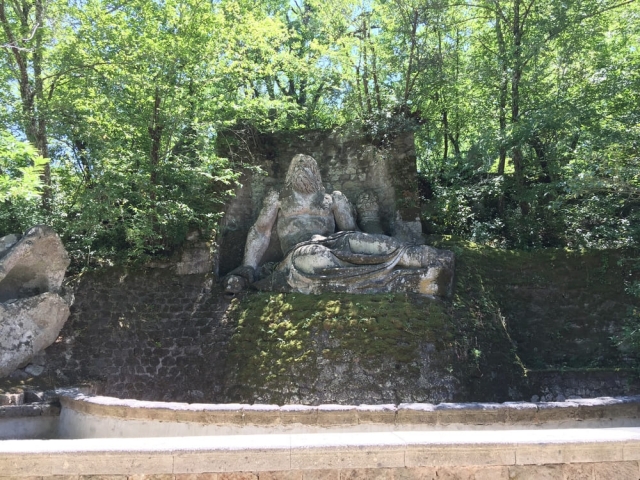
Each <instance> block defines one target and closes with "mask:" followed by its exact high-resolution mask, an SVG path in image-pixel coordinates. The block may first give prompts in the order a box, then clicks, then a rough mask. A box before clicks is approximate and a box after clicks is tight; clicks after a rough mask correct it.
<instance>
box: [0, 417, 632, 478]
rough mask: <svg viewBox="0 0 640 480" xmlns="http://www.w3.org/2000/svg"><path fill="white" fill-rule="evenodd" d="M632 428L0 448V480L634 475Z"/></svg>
mask: <svg viewBox="0 0 640 480" xmlns="http://www.w3.org/2000/svg"><path fill="white" fill-rule="evenodd" d="M638 460H640V435H639V434H638V432H637V429H573V430H571V429H568V430H562V431H558V430H538V431H522V430H514V431H494V432H487V431H475V432H469V431H462V432H459V431H457V432H456V431H452V432H382V433H370V432H369V433H340V434H336V433H327V434H322V435H313V434H311V435H250V436H246V435H245V436H220V437H190V438H158V439H147V440H145V441H144V442H143V441H141V439H139V438H136V439H82V440H71V441H70V440H51V441H48V442H42V441H33V440H24V441H6V442H2V443H0V478H14V479H19V478H31V479H33V478H41V479H48V480H53V479H55V478H58V479H60V480H61V478H62V477H64V478H65V479H78V480H79V479H87V480H88V479H89V478H91V479H94V480H96V479H98V478H100V479H113V480H116V479H124V478H128V479H154V480H160V479H162V480H164V479H175V480H187V479H202V480H204V479H207V480H211V479H215V480H223V479H225V480H232V479H234V480H240V479H257V480H264V479H282V480H288V479H296V480H298V479H299V480H302V479H315V480H320V479H336V480H337V479H398V480H399V479H404V480H414V479H415V480H418V479H421V480H424V479H433V480H435V479H438V480H442V479H443V478H444V479H454V478H455V479H465V480H471V479H474V480H480V479H487V480H488V479H491V480H507V479H509V480H514V479H517V480H525V479H527V480H528V479H531V480H533V479H536V480H542V479H551V480H569V479H571V480H574V479H598V480H614V479H615V480H637V479H638V478H640V468H639V464H638Z"/></svg>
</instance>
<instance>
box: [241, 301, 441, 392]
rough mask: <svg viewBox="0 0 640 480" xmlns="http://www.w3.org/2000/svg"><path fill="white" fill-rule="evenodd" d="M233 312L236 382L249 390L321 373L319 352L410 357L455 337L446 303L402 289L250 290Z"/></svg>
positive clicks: (372, 361) (370, 358)
mask: <svg viewBox="0 0 640 480" xmlns="http://www.w3.org/2000/svg"><path fill="white" fill-rule="evenodd" d="M230 314H231V318H232V319H235V320H236V321H237V325H238V327H237V329H236V331H235V333H234V335H233V336H232V338H231V344H230V348H229V362H231V365H233V369H234V371H235V375H234V376H235V378H234V383H235V384H236V385H238V386H241V387H245V388H247V389H250V388H251V387H252V386H253V387H257V388H261V387H263V386H267V385H268V384H269V383H272V382H275V383H276V384H278V385H281V384H286V382H288V381H290V380H291V376H296V377H298V378H300V377H302V378H304V377H305V376H306V377H309V378H317V375H318V371H317V369H318V367H317V361H318V359H319V358H323V359H327V360H339V359H340V358H342V356H343V354H344V353H345V352H348V354H349V355H350V356H351V357H352V358H355V359H357V361H358V362H360V363H361V364H362V365H365V366H366V365H376V364H379V363H380V362H381V361H382V360H391V361H393V362H396V363H410V362H412V361H415V359H416V358H417V357H418V355H419V353H418V348H419V347H420V346H421V345H424V344H425V343H435V344H436V345H442V344H443V343H446V342H447V341H450V340H451V336H452V334H451V328H449V327H450V326H448V325H447V318H448V317H447V314H446V304H444V303H442V302H439V301H436V300H431V299H426V298H416V297H413V296H408V295H405V294H394V295H389V294H385V295H349V294H322V295H304V294H299V293H289V294H282V293H279V294H277V293H253V294H249V295H247V296H245V297H244V298H243V299H242V300H237V299H236V300H234V301H233V304H232V306H231V311H230ZM327 346H328V347H329V348H327Z"/></svg>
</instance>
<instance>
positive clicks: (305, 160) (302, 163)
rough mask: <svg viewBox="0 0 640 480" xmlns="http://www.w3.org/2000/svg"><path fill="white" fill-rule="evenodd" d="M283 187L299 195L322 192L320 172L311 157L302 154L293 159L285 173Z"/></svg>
mask: <svg viewBox="0 0 640 480" xmlns="http://www.w3.org/2000/svg"><path fill="white" fill-rule="evenodd" d="M285 185H286V186H287V187H289V188H291V189H292V190H293V191H295V192H299V193H315V192H321V191H324V187H323V186H322V178H321V177H320V170H319V169H318V164H317V163H316V161H315V160H314V159H313V157H310V156H309V155H302V154H298V155H296V156H295V157H293V160H291V165H289V170H288V171H287V176H286V178H285Z"/></svg>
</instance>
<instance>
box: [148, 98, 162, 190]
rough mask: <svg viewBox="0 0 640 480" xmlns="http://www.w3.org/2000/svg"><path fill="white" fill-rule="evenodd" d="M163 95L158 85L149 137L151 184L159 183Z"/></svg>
mask: <svg viewBox="0 0 640 480" xmlns="http://www.w3.org/2000/svg"><path fill="white" fill-rule="evenodd" d="M161 103H162V97H161V96H160V89H159V87H156V92H155V95H154V101H153V112H152V114H151V124H150V125H149V137H150V138H151V150H150V152H149V163H150V167H151V185H152V186H153V187H155V185H157V184H158V165H159V164H160V146H161V140H162V130H163V126H162V124H161V123H160V105H161ZM153 187H152V190H151V197H152V199H155V189H154V188H153Z"/></svg>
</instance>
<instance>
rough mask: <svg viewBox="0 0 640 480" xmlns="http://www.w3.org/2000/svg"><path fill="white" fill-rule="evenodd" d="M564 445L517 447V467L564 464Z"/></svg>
mask: <svg viewBox="0 0 640 480" xmlns="http://www.w3.org/2000/svg"><path fill="white" fill-rule="evenodd" d="M562 461H563V460H562V445H553V444H551V445H537V446H522V447H516V462H515V463H516V464H517V465H542V464H546V463H562Z"/></svg>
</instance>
